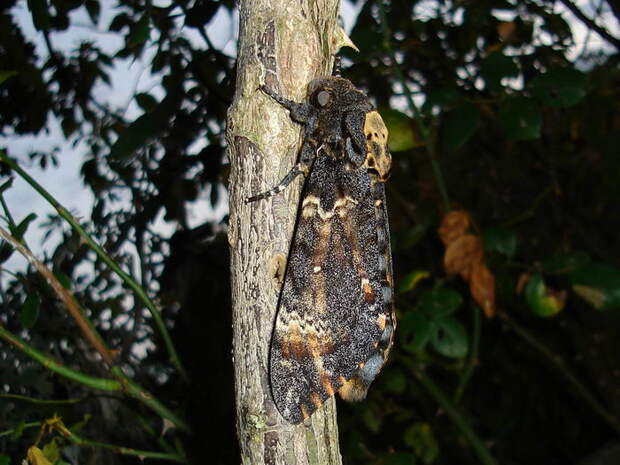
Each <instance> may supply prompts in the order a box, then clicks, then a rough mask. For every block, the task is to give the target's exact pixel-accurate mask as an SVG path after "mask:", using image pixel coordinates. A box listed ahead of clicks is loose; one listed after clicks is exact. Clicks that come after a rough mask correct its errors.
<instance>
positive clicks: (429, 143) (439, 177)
mask: <svg viewBox="0 0 620 465" xmlns="http://www.w3.org/2000/svg"><path fill="white" fill-rule="evenodd" d="M377 6H378V7H379V17H380V19H381V21H380V23H381V28H382V29H383V42H384V46H385V48H386V49H387V51H388V53H389V54H390V58H391V59H392V63H393V67H394V71H395V74H396V77H397V78H398V80H399V81H400V85H401V87H402V88H403V93H404V94H405V97H406V99H407V104H408V106H409V110H410V111H411V114H412V115H413V118H414V120H415V122H416V124H417V126H418V128H419V130H420V134H421V135H422V138H423V139H424V143H425V145H426V151H427V153H428V156H429V160H430V163H431V168H432V169H433V174H434V176H435V183H436V184H437V189H438V190H439V195H440V196H441V200H442V201H443V207H444V210H445V211H446V212H448V211H450V210H451V206H450V197H449V196H448V189H447V188H446V181H445V180H444V177H443V173H442V171H441V167H440V166H439V162H438V161H437V147H436V144H435V134H433V131H432V128H429V127H427V126H426V125H425V124H424V121H423V119H422V115H421V114H420V110H419V109H418V107H417V105H416V104H415V102H414V101H413V97H412V96H411V92H410V91H409V87H408V86H407V80H406V79H405V75H404V74H403V72H402V70H401V69H400V65H399V64H398V60H397V59H396V53H395V52H394V49H393V47H392V40H391V38H392V34H391V32H390V29H389V26H388V22H387V17H386V14H385V7H384V6H383V2H382V1H379V2H377Z"/></svg>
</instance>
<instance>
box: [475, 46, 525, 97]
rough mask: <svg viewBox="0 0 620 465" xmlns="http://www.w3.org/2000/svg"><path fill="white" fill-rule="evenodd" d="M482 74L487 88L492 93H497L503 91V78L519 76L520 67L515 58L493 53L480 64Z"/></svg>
mask: <svg viewBox="0 0 620 465" xmlns="http://www.w3.org/2000/svg"><path fill="white" fill-rule="evenodd" d="M480 74H481V76H482V78H483V79H484V80H485V82H486V84H487V87H488V88H489V89H490V90H491V91H493V92H497V91H499V90H501V89H502V84H501V80H502V78H505V77H516V76H518V75H519V67H518V66H517V64H516V63H515V60H514V59H513V58H511V57H507V56H506V55H504V54H502V53H501V52H493V53H491V54H490V55H489V56H487V57H486V58H485V59H484V60H483V61H482V63H481V64H480Z"/></svg>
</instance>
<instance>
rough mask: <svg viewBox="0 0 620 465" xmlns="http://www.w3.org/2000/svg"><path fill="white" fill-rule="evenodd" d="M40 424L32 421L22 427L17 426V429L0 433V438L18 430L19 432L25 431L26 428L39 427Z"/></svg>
mask: <svg viewBox="0 0 620 465" xmlns="http://www.w3.org/2000/svg"><path fill="white" fill-rule="evenodd" d="M41 424H42V422H40V421H33V422H31V423H24V424H23V425H22V426H19V427H17V428H11V429H7V430H5V431H0V438H1V437H2V436H9V435H10V434H13V433H14V432H15V430H17V429H18V428H19V429H20V430H25V429H27V428H34V427H35V426H41Z"/></svg>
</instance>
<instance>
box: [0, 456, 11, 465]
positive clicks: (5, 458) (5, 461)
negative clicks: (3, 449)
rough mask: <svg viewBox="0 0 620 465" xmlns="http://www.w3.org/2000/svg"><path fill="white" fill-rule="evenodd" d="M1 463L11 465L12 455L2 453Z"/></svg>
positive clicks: (1, 464) (0, 464)
mask: <svg viewBox="0 0 620 465" xmlns="http://www.w3.org/2000/svg"><path fill="white" fill-rule="evenodd" d="M0 465H11V457H9V456H8V455H0Z"/></svg>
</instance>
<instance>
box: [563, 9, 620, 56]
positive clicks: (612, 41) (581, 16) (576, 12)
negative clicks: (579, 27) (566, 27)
mask: <svg viewBox="0 0 620 465" xmlns="http://www.w3.org/2000/svg"><path fill="white" fill-rule="evenodd" d="M560 3H561V4H562V5H564V6H565V7H566V8H567V9H568V10H569V11H570V12H571V13H572V14H574V15H575V16H576V17H577V19H579V20H580V21H581V22H582V23H584V24H585V25H586V26H587V27H589V28H590V29H592V30H593V31H594V32H596V33H597V34H598V35H599V36H601V37H602V38H603V39H605V40H606V41H607V42H609V43H610V44H613V45H614V47H616V49H617V50H620V39H618V38H617V37H614V36H612V35H611V34H610V33H609V32H608V31H607V29H605V28H604V27H602V26H599V25H598V24H596V23H595V22H594V20H592V19H590V18H588V17H587V16H586V15H585V14H584V13H583V11H581V10H580V9H579V8H577V6H576V5H575V4H574V3H573V2H571V1H570V0H560Z"/></svg>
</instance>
